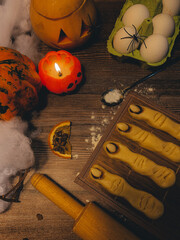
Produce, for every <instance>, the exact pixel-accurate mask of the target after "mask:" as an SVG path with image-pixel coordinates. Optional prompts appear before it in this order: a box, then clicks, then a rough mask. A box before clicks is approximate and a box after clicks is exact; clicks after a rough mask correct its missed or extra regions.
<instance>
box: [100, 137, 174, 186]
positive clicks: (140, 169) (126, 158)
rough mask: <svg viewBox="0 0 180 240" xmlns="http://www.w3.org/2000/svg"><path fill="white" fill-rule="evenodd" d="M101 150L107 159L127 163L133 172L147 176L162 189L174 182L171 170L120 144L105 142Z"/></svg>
mask: <svg viewBox="0 0 180 240" xmlns="http://www.w3.org/2000/svg"><path fill="white" fill-rule="evenodd" d="M103 148H104V151H105V152H106V154H107V155H108V157H110V158H111V159H116V160H120V161H123V162H125V163H127V164H128V165H129V166H130V167H131V168H132V169H133V170H134V171H136V172H137V173H139V174H141V175H145V176H148V177H149V178H151V179H152V180H153V181H154V182H155V183H156V184H157V185H158V186H160V187H162V188H167V187H170V186H172V185H173V184H174V183H175V181H176V174H175V172H174V171H173V170H172V169H170V168H167V167H164V166H160V165H158V164H156V163H155V162H153V161H152V160H150V159H148V158H147V157H145V156H143V155H141V154H138V153H135V152H132V151H131V150H129V148H127V147H126V146H125V145H123V144H122V143H119V142H115V141H107V142H105V143H104V145H103Z"/></svg>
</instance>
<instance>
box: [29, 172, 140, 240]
mask: <svg viewBox="0 0 180 240" xmlns="http://www.w3.org/2000/svg"><path fill="white" fill-rule="evenodd" d="M31 183H32V185H33V186H34V187H35V188H36V189H37V190H38V191H39V192H41V193H42V194H43V195H45V196H46V197H47V198H48V199H49V200H51V201H52V202H53V203H55V204H56V205H57V206H58V207H59V208H61V209H62V210H63V211H65V212H66V213H67V214H69V215H70V216H71V217H73V218H74V219H75V224H74V227H73V231H74V232H75V233H76V234H77V235H78V236H79V237H80V238H82V239H84V240H138V239H139V238H137V237H136V236H135V235H134V234H132V233H131V232H130V231H129V230H127V229H126V228H125V227H124V226H122V225H121V224H120V223H119V222H117V221H116V220H115V219H113V218H112V217H111V216H109V215H108V214H107V213H105V212H104V211H103V210H102V209H100V208H99V207H98V206H96V205H95V204H94V203H92V202H90V203H88V204H87V205H86V206H85V207H84V206H83V205H82V204H80V203H79V202H78V201H76V200H75V199H74V198H72V197H71V196H70V195H69V194H68V193H66V192H65V191H64V190H63V189H62V188H60V187H59V186H58V185H56V184H55V183H53V182H52V181H51V180H50V179H49V178H47V177H46V176H45V175H42V174H38V173H36V174H34V175H33V176H32V178H31Z"/></svg>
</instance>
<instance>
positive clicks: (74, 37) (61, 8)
mask: <svg viewBox="0 0 180 240" xmlns="http://www.w3.org/2000/svg"><path fill="white" fill-rule="evenodd" d="M30 18H31V23H32V27H33V29H34V31H35V33H36V35H37V36H38V37H39V38H40V39H41V40H42V41H43V42H45V43H46V44H47V45H49V46H51V47H54V48H58V49H60V48H63V49H71V48H74V47H78V46H80V45H82V44H83V43H84V42H86V41H87V40H88V39H89V37H90V35H91V33H92V31H91V30H92V26H94V25H95V22H96V9H95V6H94V2H93V0H53V1H52V0H31V6H30Z"/></svg>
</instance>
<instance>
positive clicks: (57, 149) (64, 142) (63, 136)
mask: <svg viewBox="0 0 180 240" xmlns="http://www.w3.org/2000/svg"><path fill="white" fill-rule="evenodd" d="M70 133H71V122H70V121H64V122H60V123H58V124H57V125H56V126H54V127H53V129H52V130H51V132H50V134H49V139H48V140H49V146H50V148H51V150H52V151H53V152H54V153H55V154H57V155H58V156H60V157H63V158H71V144H70V141H69V139H70Z"/></svg>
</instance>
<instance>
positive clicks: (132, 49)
mask: <svg viewBox="0 0 180 240" xmlns="http://www.w3.org/2000/svg"><path fill="white" fill-rule="evenodd" d="M132 26H133V27H134V29H135V34H133V35H132V34H130V33H128V31H127V30H126V29H125V28H124V31H125V32H126V33H127V34H128V35H129V36H127V37H122V38H121V39H127V38H132V40H131V42H130V43H129V45H128V48H127V51H128V50H129V49H130V52H132V54H133V51H134V43H135V41H136V42H137V43H138V42H139V40H141V41H142V42H143V43H144V46H145V47H146V48H147V46H146V43H145V41H144V39H143V38H145V36H139V32H140V30H141V28H140V29H139V31H137V29H136V27H135V26H134V25H133V24H132Z"/></svg>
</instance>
